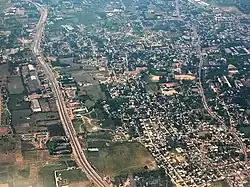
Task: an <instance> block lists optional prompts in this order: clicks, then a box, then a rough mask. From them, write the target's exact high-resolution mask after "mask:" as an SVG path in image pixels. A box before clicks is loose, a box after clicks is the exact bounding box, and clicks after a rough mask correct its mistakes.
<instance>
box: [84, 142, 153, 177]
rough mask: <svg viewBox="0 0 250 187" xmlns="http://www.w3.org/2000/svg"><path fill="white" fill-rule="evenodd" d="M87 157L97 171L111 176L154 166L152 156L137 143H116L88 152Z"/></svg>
mask: <svg viewBox="0 0 250 187" xmlns="http://www.w3.org/2000/svg"><path fill="white" fill-rule="evenodd" d="M87 157H88V158H89V160H90V161H91V163H92V164H93V165H94V166H95V167H96V169H97V170H98V171H99V172H101V173H103V174H106V175H112V176H118V175H124V174H128V173H134V172H138V171H143V170H148V169H149V170H150V169H155V168H156V162H155V160H154V159H153V157H152V156H151V155H150V154H149V152H148V151H147V150H146V148H144V147H143V146H142V145H141V144H139V143H122V144H117V145H114V146H111V147H107V148H103V149H99V152H98V153H96V152H95V153H93V152H88V153H87Z"/></svg>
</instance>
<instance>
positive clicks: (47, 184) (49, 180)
mask: <svg viewBox="0 0 250 187" xmlns="http://www.w3.org/2000/svg"><path fill="white" fill-rule="evenodd" d="M65 168H66V166H65V165H61V164H57V163H55V164H53V165H52V164H51V165H45V166H44V167H41V168H39V172H38V174H39V179H40V184H41V186H42V187H55V178H54V171H55V170H60V169H65Z"/></svg>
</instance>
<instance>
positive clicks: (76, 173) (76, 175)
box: [58, 169, 88, 183]
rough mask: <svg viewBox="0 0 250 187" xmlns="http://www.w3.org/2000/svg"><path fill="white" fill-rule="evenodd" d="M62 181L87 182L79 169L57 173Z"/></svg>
mask: <svg viewBox="0 0 250 187" xmlns="http://www.w3.org/2000/svg"><path fill="white" fill-rule="evenodd" d="M58 173H60V174H61V177H62V178H63V179H66V180H67V181H68V182H69V183H73V182H80V181H86V180H88V178H87V176H86V174H85V173H84V172H83V171H82V170H80V169H73V170H68V171H67V170H64V171H59V172H58Z"/></svg>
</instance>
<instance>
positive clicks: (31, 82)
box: [27, 75, 41, 94]
mask: <svg viewBox="0 0 250 187" xmlns="http://www.w3.org/2000/svg"><path fill="white" fill-rule="evenodd" d="M27 87H28V91H29V93H30V94H33V93H37V94H39V93H41V85H40V81H39V80H38V79H37V77H36V76H34V75H32V76H30V78H29V79H28V81H27Z"/></svg>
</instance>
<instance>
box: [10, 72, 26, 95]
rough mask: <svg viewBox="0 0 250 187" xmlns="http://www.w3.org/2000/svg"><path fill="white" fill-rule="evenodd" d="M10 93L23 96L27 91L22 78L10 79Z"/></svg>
mask: <svg viewBox="0 0 250 187" xmlns="http://www.w3.org/2000/svg"><path fill="white" fill-rule="evenodd" d="M8 91H9V93H10V94H21V93H23V92H24V91H25V89H24V86H23V81H22V79H21V77H20V76H15V77H9V78H8Z"/></svg>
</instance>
